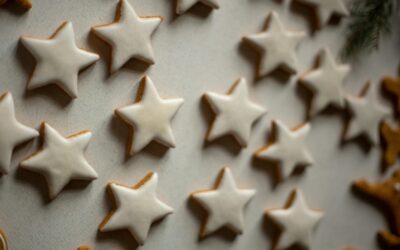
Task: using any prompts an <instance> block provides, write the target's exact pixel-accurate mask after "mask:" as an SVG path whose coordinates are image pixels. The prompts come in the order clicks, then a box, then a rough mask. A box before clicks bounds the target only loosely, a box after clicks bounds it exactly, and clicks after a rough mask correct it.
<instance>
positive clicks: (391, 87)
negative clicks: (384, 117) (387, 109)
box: [382, 76, 400, 113]
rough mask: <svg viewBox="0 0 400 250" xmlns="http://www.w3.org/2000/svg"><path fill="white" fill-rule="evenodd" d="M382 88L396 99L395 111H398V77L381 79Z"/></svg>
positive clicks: (399, 94) (399, 103)
mask: <svg viewBox="0 0 400 250" xmlns="http://www.w3.org/2000/svg"><path fill="white" fill-rule="evenodd" d="M382 86H383V88H384V89H385V90H386V91H388V92H389V93H390V94H392V95H393V96H394V97H395V98H396V101H397V112H399V113H400V78H394V77H389V76H387V77H385V78H383V80H382Z"/></svg>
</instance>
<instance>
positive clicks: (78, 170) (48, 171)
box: [20, 123, 97, 199]
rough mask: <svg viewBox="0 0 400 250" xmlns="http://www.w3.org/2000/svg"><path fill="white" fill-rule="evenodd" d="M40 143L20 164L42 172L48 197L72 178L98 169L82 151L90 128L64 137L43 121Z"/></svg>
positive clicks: (91, 177)
mask: <svg viewBox="0 0 400 250" xmlns="http://www.w3.org/2000/svg"><path fill="white" fill-rule="evenodd" d="M41 136H42V137H43V147H42V149H40V150H39V151H37V152H36V153H34V154H33V155H32V156H30V157H28V158H27V159H26V160H24V161H22V162H21V164H20V166H21V167H22V168H24V169H27V170H29V171H33V172H37V173H39V174H41V175H43V176H44V177H45V179H46V181H47V184H48V189H49V196H50V199H53V198H55V197H56V196H57V195H58V194H59V193H60V192H61V190H62V189H63V188H64V187H65V186H66V185H67V184H68V183H69V182H70V181H71V180H88V181H91V180H94V179H97V173H96V171H94V169H93V168H92V167H91V166H90V165H89V163H88V162H87V161H86V159H85V156H84V152H85V151H86V148H87V146H88V144H89V140H90V138H91V137H92V133H91V132H90V131H87V130H86V131H81V132H79V133H77V134H74V135H71V136H68V137H67V138H64V137H63V136H62V135H60V134H59V133H58V132H57V131H56V130H55V129H54V128H52V127H51V126H50V125H49V124H47V123H43V124H42V134H41Z"/></svg>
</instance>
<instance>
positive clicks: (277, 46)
mask: <svg viewBox="0 0 400 250" xmlns="http://www.w3.org/2000/svg"><path fill="white" fill-rule="evenodd" d="M304 37H305V33H304V32H298V31H296V32H295V31H289V30H287V29H286V28H285V27H284V26H283V24H282V22H281V20H280V18H279V16H278V14H277V13H276V12H272V13H271V14H270V15H269V17H268V25H267V28H266V30H265V31H263V32H261V33H258V34H254V35H249V36H245V37H244V38H243V41H244V42H245V43H248V44H250V45H251V46H252V47H253V48H254V49H256V50H257V52H258V53H259V54H260V61H259V65H258V69H257V76H258V77H262V76H266V75H268V74H269V73H271V72H272V71H274V70H276V69H278V68H281V69H284V70H286V71H288V72H289V73H296V72H297V67H298V62H297V56H296V48H297V47H298V45H299V43H300V41H301V40H303V39H304Z"/></svg>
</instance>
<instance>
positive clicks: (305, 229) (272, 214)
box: [266, 190, 323, 250]
mask: <svg viewBox="0 0 400 250" xmlns="http://www.w3.org/2000/svg"><path fill="white" fill-rule="evenodd" d="M293 195H294V196H293V197H292V199H289V205H288V206H287V207H285V208H284V209H271V210H268V211H267V212H266V215H267V216H268V217H269V218H271V219H272V220H273V221H274V222H276V223H277V224H278V225H279V226H280V227H281V228H282V233H281V235H280V237H279V240H278V242H277V244H276V246H275V248H274V249H275V250H283V249H287V248H289V247H291V246H294V245H300V246H302V247H304V248H306V249H309V247H310V243H311V236H312V233H313V231H314V230H315V227H316V226H317V225H318V223H319V221H320V220H321V219H322V217H323V212H321V211H318V210H313V209H310V208H309V207H308V205H307V204H306V201H305V199H304V196H303V193H302V192H301V191H300V190H295V191H294V194H293Z"/></svg>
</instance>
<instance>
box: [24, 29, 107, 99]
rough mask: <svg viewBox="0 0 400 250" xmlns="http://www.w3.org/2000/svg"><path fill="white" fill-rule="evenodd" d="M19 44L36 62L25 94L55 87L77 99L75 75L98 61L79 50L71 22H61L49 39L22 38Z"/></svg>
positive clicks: (95, 56)
mask: <svg viewBox="0 0 400 250" xmlns="http://www.w3.org/2000/svg"><path fill="white" fill-rule="evenodd" d="M21 42H22V44H23V45H24V46H25V47H26V48H27V49H28V50H29V52H30V53H31V54H32V55H33V57H34V58H35V60H36V67H35V69H34V71H33V73H32V75H31V78H30V80H29V82H28V86H27V88H28V90H31V89H36V88H39V87H43V86H46V85H48V84H56V85H57V86H58V87H60V88H61V89H62V90H64V91H65V92H66V93H67V94H68V95H69V96H70V97H71V98H76V97H77V96H78V73H79V71H81V70H82V69H84V68H86V67H88V66H89V65H91V64H93V63H94V62H96V61H97V60H98V59H99V56H98V55H97V54H94V53H90V52H87V51H85V50H82V49H79V48H78V47H77V46H76V43H75V35H74V30H73V27H72V23H71V22H64V23H63V24H62V25H61V26H60V27H59V28H58V29H57V30H56V32H55V33H54V34H53V35H52V36H50V38H49V39H37V38H31V37H26V36H23V37H22V38H21Z"/></svg>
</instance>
